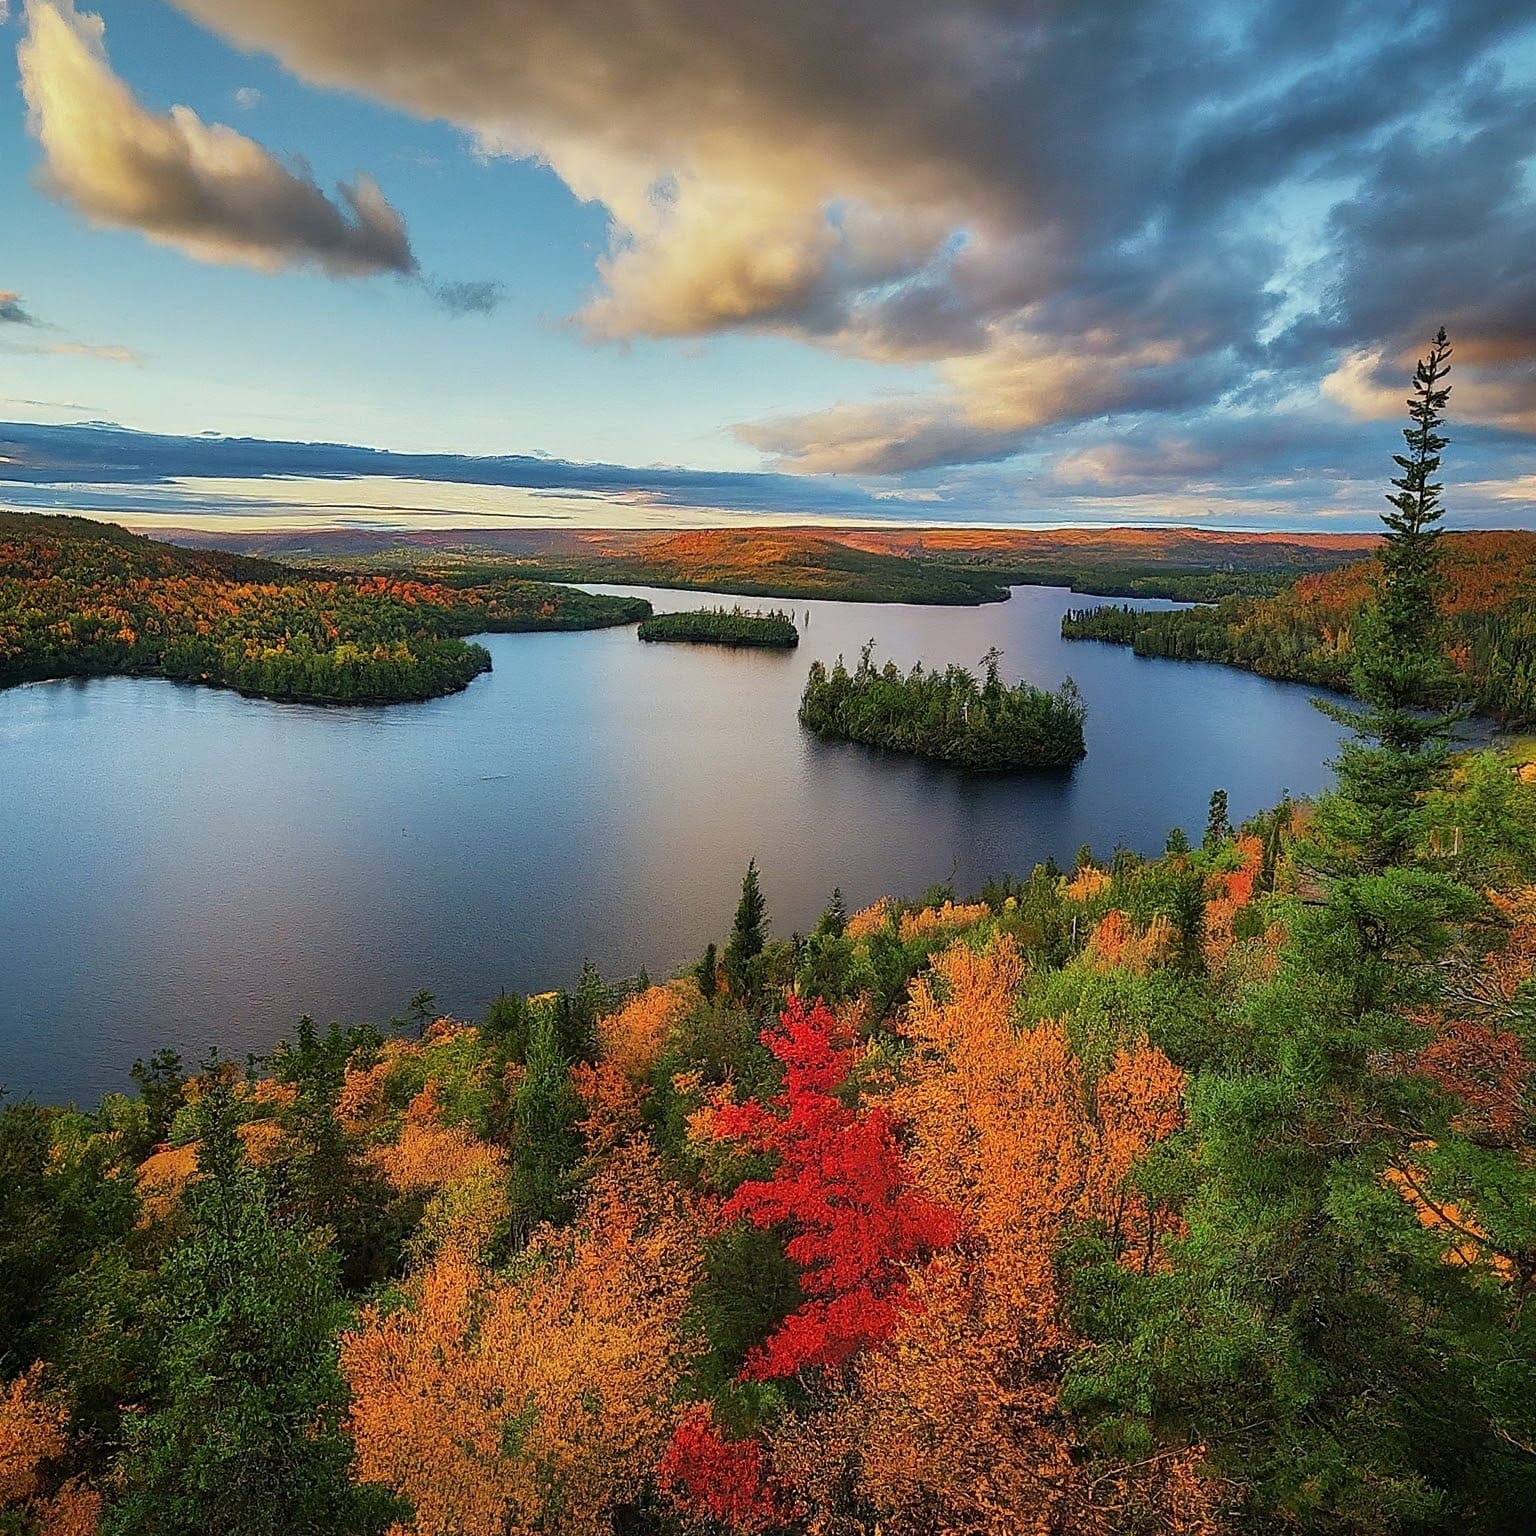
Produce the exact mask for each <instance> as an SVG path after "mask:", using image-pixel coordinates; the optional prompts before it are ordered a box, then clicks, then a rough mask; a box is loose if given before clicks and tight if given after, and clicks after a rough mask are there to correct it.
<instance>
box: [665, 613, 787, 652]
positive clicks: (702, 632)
mask: <svg viewBox="0 0 1536 1536" xmlns="http://www.w3.org/2000/svg"><path fill="white" fill-rule="evenodd" d="M638 633H639V636H640V638H641V639H642V640H681V641H697V642H702V643H706V644H709V645H736V646H750V647H755V648H758V649H762V650H771V651H792V650H793V649H794V648H795V647H796V646H797V645H799V644H800V631H799V630H798V629H796V628H795V621H794V620H793V619H792V618H791V617H790V616H789V615H788V614H787V613H785V612H783V611H782V610H779V609H775V610H774V612H772V613H754V612H749V611H746V610H743V609H741V608H729V609H727V608H723V607H722V608H696V609H694V610H692V611H691V612H687V613H658V614H654V615H652V617H650V618H648V619H645V620H643V621H642V622H641V624H640V628H639V631H638Z"/></svg>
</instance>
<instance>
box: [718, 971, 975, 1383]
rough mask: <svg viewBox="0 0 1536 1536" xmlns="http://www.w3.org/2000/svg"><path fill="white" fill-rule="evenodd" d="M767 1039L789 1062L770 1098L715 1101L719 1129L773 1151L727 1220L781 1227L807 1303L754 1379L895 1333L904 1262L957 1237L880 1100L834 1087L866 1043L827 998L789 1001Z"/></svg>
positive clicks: (753, 1367) (728, 1209)
mask: <svg viewBox="0 0 1536 1536" xmlns="http://www.w3.org/2000/svg"><path fill="white" fill-rule="evenodd" d="M763 1039H764V1043H765V1044H766V1045H767V1046H768V1049H769V1050H770V1051H771V1052H772V1053H773V1055H774V1056H775V1057H776V1058H777V1059H778V1060H779V1062H780V1063H781V1064H782V1065H783V1068H784V1086H783V1089H782V1090H781V1091H780V1092H779V1093H778V1094H777V1095H776V1096H775V1097H774V1099H773V1100H772V1101H771V1102H770V1103H769V1104H767V1105H763V1104H760V1103H758V1102H756V1101H755V1100H754V1101H749V1102H747V1103H745V1104H731V1105H726V1106H724V1107H722V1108H721V1109H719V1110H718V1111H717V1112H716V1114H715V1117H714V1132H715V1135H716V1136H717V1137H719V1138H720V1139H722V1140H727V1141H734V1142H736V1143H738V1144H739V1145H741V1146H742V1147H745V1148H748V1149H750V1150H752V1151H755V1152H764V1153H768V1154H770V1155H771V1156H773V1157H774V1159H775V1160H776V1166H775V1168H774V1171H773V1173H772V1175H771V1176H770V1177H768V1178H766V1179H748V1180H746V1181H745V1182H743V1183H742V1184H741V1185H739V1186H738V1187H737V1189H736V1190H735V1192H734V1193H733V1194H732V1195H731V1197H730V1198H729V1199H728V1200H727V1201H726V1202H725V1205H724V1207H723V1208H722V1210H721V1212H720V1215H721V1219H722V1220H724V1221H733V1220H738V1219H744V1220H746V1221H749V1222H751V1223H752V1224H753V1225H754V1226H758V1227H770V1226H777V1225H780V1224H782V1225H784V1226H785V1227H786V1229H787V1230H789V1231H790V1233H791V1234H792V1235H791V1237H790V1239H789V1241H788V1243H787V1244H786V1249H785V1251H786V1252H787V1253H788V1255H789V1257H790V1258H791V1259H792V1260H794V1262H795V1263H796V1264H797V1265H798V1266H799V1269H800V1284H801V1288H802V1289H803V1290H804V1292H805V1293H806V1297H807V1300H806V1301H805V1303H804V1304H803V1305H802V1306H800V1307H799V1308H797V1309H796V1310H795V1311H794V1312H792V1313H791V1314H790V1315H789V1316H788V1317H787V1318H786V1319H785V1320H784V1322H783V1323H782V1324H781V1325H780V1327H779V1329H778V1330H777V1331H776V1332H775V1333H774V1334H773V1335H772V1336H771V1337H770V1338H769V1339H768V1340H767V1341H766V1342H765V1343H764V1344H763V1346H762V1347H761V1349H759V1350H757V1351H755V1352H754V1353H753V1355H752V1356H751V1357H750V1358H749V1359H748V1361H747V1364H746V1367H745V1373H746V1374H747V1375H749V1376H752V1377H755V1378H756V1379H758V1380H769V1379H772V1378H773V1377H777V1376H793V1375H795V1374H796V1373H797V1372H799V1371H802V1370H805V1369H807V1368H808V1367H813V1366H838V1365H841V1364H843V1362H845V1361H846V1360H847V1359H848V1358H849V1357H850V1356H852V1355H853V1354H854V1353H856V1352H857V1351H858V1350H860V1349H862V1348H864V1347H866V1346H867V1345H869V1344H872V1343H876V1342H878V1341H879V1340H881V1339H884V1338H886V1337H888V1336H889V1334H890V1332H891V1330H892V1329H893V1328H894V1327H895V1325H896V1321H897V1319H898V1318H899V1317H900V1315H901V1313H902V1311H903V1309H904V1307H905V1306H906V1305H907V1299H908V1292H909V1285H908V1279H907V1266H908V1265H910V1264H911V1263H913V1262H915V1261H916V1260H917V1259H919V1258H920V1257H922V1256H923V1255H926V1254H928V1253H931V1252H933V1251H934V1250H936V1249H940V1248H944V1247H946V1246H947V1245H949V1244H950V1243H952V1242H953V1241H954V1240H955V1238H956V1236H957V1234H958V1227H957V1224H956V1221H955V1218H954V1215H953V1213H952V1212H951V1211H950V1210H949V1209H948V1208H947V1207H946V1206H945V1205H944V1204H943V1202H942V1201H940V1200H938V1199H935V1198H934V1197H932V1196H931V1195H929V1194H926V1193H925V1192H923V1191H922V1190H919V1189H917V1188H915V1187H914V1186H913V1183H912V1180H911V1177H910V1175H909V1173H908V1171H907V1167H906V1163H905V1160H904V1158H903V1156H902V1153H901V1149H900V1147H899V1145H898V1143H897V1139H896V1122H895V1120H894V1119H893V1118H892V1116H891V1115H890V1113H889V1112H888V1111H887V1110H885V1109H884V1108H883V1107H880V1106H878V1105H877V1106H874V1107H872V1108H869V1109H865V1110H863V1111H859V1110H854V1109H850V1108H849V1107H848V1106H847V1105H846V1104H845V1103H844V1102H843V1101H842V1100H841V1099H840V1098H839V1097H838V1096H837V1095H838V1092H839V1090H840V1089H842V1088H843V1087H844V1085H845V1084H846V1082H847V1079H848V1076H849V1073H850V1072H851V1071H852V1070H853V1066H854V1064H855V1061H856V1060H857V1056H858V1051H857V1048H856V1046H855V1045H854V1044H853V1043H852V1041H851V1040H849V1039H848V1038H847V1032H846V1030H845V1029H844V1028H843V1027H842V1026H841V1025H840V1024H839V1022H838V1019H837V1017H836V1015H834V1014H833V1012H832V1011H831V1009H829V1008H828V1007H827V1006H826V1005H825V1004H824V1003H822V1002H820V1001H818V1002H817V1003H816V1004H815V1005H814V1006H812V1007H811V1008H807V1007H806V1006H805V1004H804V1003H803V1002H801V1000H800V999H799V998H791V999H790V1001H789V1005H788V1006H787V1007H786V1008H785V1010H784V1012H783V1013H782V1014H781V1015H780V1018H779V1026H778V1028H777V1029H774V1030H769V1031H766V1032H765V1033H764V1036H763Z"/></svg>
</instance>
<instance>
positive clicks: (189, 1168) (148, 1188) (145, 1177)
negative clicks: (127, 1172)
mask: <svg viewBox="0 0 1536 1536" xmlns="http://www.w3.org/2000/svg"><path fill="white" fill-rule="evenodd" d="M196 1177H197V1144H196V1143H195V1142H194V1143H192V1144H190V1145H188V1146H185V1147H164V1148H162V1149H161V1150H160V1151H159V1152H152V1153H151V1154H150V1155H149V1156H148V1157H146V1158H145V1159H144V1161H143V1162H142V1163H140V1164H139V1171H138V1174H137V1179H138V1191H139V1226H140V1227H144V1228H148V1227H152V1226H155V1225H157V1224H158V1223H160V1222H162V1221H164V1220H165V1219H166V1217H168V1216H169V1215H170V1214H171V1212H172V1210H174V1209H175V1206H176V1202H177V1201H178V1200H179V1199H180V1198H181V1194H182V1191H183V1190H184V1189H185V1188H186V1187H187V1185H188V1184H190V1183H191V1182H192V1180H193V1179H195V1178H196Z"/></svg>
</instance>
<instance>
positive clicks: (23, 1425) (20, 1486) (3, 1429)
mask: <svg viewBox="0 0 1536 1536" xmlns="http://www.w3.org/2000/svg"><path fill="white" fill-rule="evenodd" d="M41 1379H42V1367H41V1366H40V1365H34V1366H33V1367H32V1369H31V1370H29V1371H28V1372H27V1373H26V1374H25V1375H24V1376H18V1377H17V1378H16V1379H15V1380H14V1381H13V1382H11V1384H10V1385H9V1386H8V1387H7V1388H5V1390H4V1392H3V1393H0V1509H4V1508H6V1507H7V1506H16V1505H20V1504H22V1503H25V1502H27V1501H29V1500H31V1499H32V1498H33V1497H34V1496H35V1495H37V1494H38V1493H40V1492H41V1491H42V1487H43V1479H42V1468H43V1463H44V1462H47V1461H51V1460H52V1459H53V1458H54V1457H56V1456H62V1455H63V1454H64V1425H65V1422H66V1417H65V1413H64V1410H63V1409H62V1408H59V1407H57V1406H56V1405H55V1404H53V1403H50V1402H49V1401H48V1400H47V1399H46V1398H44V1397H43V1396H42V1395H41V1393H40V1392H39V1390H38V1387H39V1382H40V1381H41Z"/></svg>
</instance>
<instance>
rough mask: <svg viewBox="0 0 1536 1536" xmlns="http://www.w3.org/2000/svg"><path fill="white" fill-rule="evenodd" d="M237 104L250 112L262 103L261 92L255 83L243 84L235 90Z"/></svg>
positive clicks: (244, 110)
mask: <svg viewBox="0 0 1536 1536" xmlns="http://www.w3.org/2000/svg"><path fill="white" fill-rule="evenodd" d="M235 105H236V106H237V107H239V108H240V110H241V111H242V112H249V111H251V110H252V109H253V108H255V107H259V106H260V105H261V92H260V91H259V90H257V89H256V87H255V86H254V85H242V86H241V87H240V88H239V89H238V90H237V91H236V92H235Z"/></svg>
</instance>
